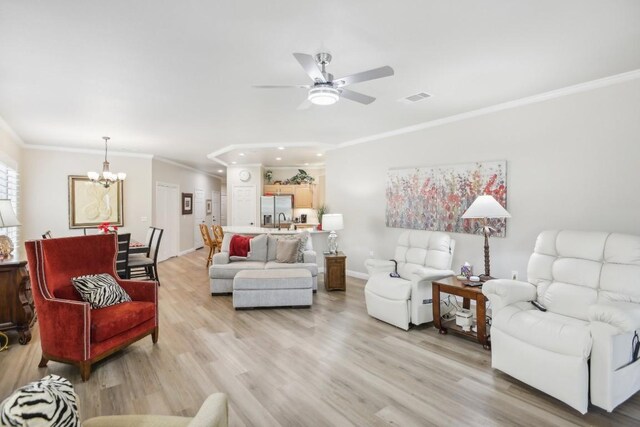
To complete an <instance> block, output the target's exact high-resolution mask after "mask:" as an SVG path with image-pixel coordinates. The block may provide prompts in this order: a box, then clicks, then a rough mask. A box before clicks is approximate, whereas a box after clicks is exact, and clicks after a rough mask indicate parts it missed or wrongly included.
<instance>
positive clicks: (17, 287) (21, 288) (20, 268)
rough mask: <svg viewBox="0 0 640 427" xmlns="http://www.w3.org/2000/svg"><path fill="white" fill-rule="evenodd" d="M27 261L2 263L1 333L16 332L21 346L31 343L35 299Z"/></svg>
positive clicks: (0, 277) (12, 260) (0, 294)
mask: <svg viewBox="0 0 640 427" xmlns="http://www.w3.org/2000/svg"><path fill="white" fill-rule="evenodd" d="M26 265H27V262H26V261H19V260H15V259H8V260H4V261H0V331H8V330H15V331H17V332H18V341H19V342H20V344H26V343H28V342H29V341H31V331H30V327H31V324H32V322H33V319H34V306H33V298H32V295H31V286H30V282H29V273H28V272H27V268H26Z"/></svg>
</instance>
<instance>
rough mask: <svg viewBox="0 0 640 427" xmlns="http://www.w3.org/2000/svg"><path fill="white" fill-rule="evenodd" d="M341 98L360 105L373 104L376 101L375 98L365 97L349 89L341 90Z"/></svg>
mask: <svg viewBox="0 0 640 427" xmlns="http://www.w3.org/2000/svg"><path fill="white" fill-rule="evenodd" d="M340 97H342V98H347V99H350V100H352V101H356V102H359V103H360V104H365V105H367V104H371V103H372V102H373V101H375V100H376V99H375V98H374V97H373V96H369V95H365V94H362V93H360V92H354V91H352V90H349V89H340Z"/></svg>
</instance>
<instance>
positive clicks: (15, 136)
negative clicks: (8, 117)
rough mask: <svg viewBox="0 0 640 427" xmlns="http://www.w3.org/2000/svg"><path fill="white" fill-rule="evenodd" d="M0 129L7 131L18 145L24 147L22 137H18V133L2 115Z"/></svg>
mask: <svg viewBox="0 0 640 427" xmlns="http://www.w3.org/2000/svg"><path fill="white" fill-rule="evenodd" d="M0 129H2V130H3V131H5V132H6V133H8V134H9V136H10V137H11V138H12V139H13V140H14V142H15V143H16V144H18V145H19V146H20V147H24V146H25V145H26V144H25V143H24V141H23V140H22V138H20V135H18V134H17V133H16V132H15V131H14V130H13V129H12V128H11V126H9V124H8V123H7V122H6V121H5V120H4V119H3V118H2V117H0Z"/></svg>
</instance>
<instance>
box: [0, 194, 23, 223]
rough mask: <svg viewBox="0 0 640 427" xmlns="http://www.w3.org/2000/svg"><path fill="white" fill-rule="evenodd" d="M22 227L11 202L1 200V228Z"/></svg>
mask: <svg viewBox="0 0 640 427" xmlns="http://www.w3.org/2000/svg"><path fill="white" fill-rule="evenodd" d="M17 225H21V224H20V222H19V221H18V218H17V217H16V212H15V211H14V210H13V206H12V205H11V200H9V199H0V227H15V226H17Z"/></svg>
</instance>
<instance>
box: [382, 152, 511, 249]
mask: <svg viewBox="0 0 640 427" xmlns="http://www.w3.org/2000/svg"><path fill="white" fill-rule="evenodd" d="M483 194H489V195H492V196H493V197H494V198H495V199H496V200H497V201H498V203H500V204H501V205H502V206H503V207H505V208H506V207H507V162H506V161H495V162H476V163H464V164H458V165H445V166H430V167H419V168H411V169H391V170H389V172H388V177H387V189H386V199H387V206H386V224H387V227H397V228H412V229H417V230H434V231H446V232H450V233H470V234H475V233H476V232H477V229H478V228H479V227H480V220H476V219H466V220H465V219H462V218H461V216H462V214H463V213H464V212H465V211H466V210H467V208H468V207H469V206H470V205H471V203H473V201H474V200H475V199H476V197H478V196H480V195H483ZM489 222H490V224H489V225H490V226H491V227H493V228H494V229H495V232H494V233H493V236H497V237H504V236H505V234H506V220H505V219H491V220H489Z"/></svg>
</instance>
